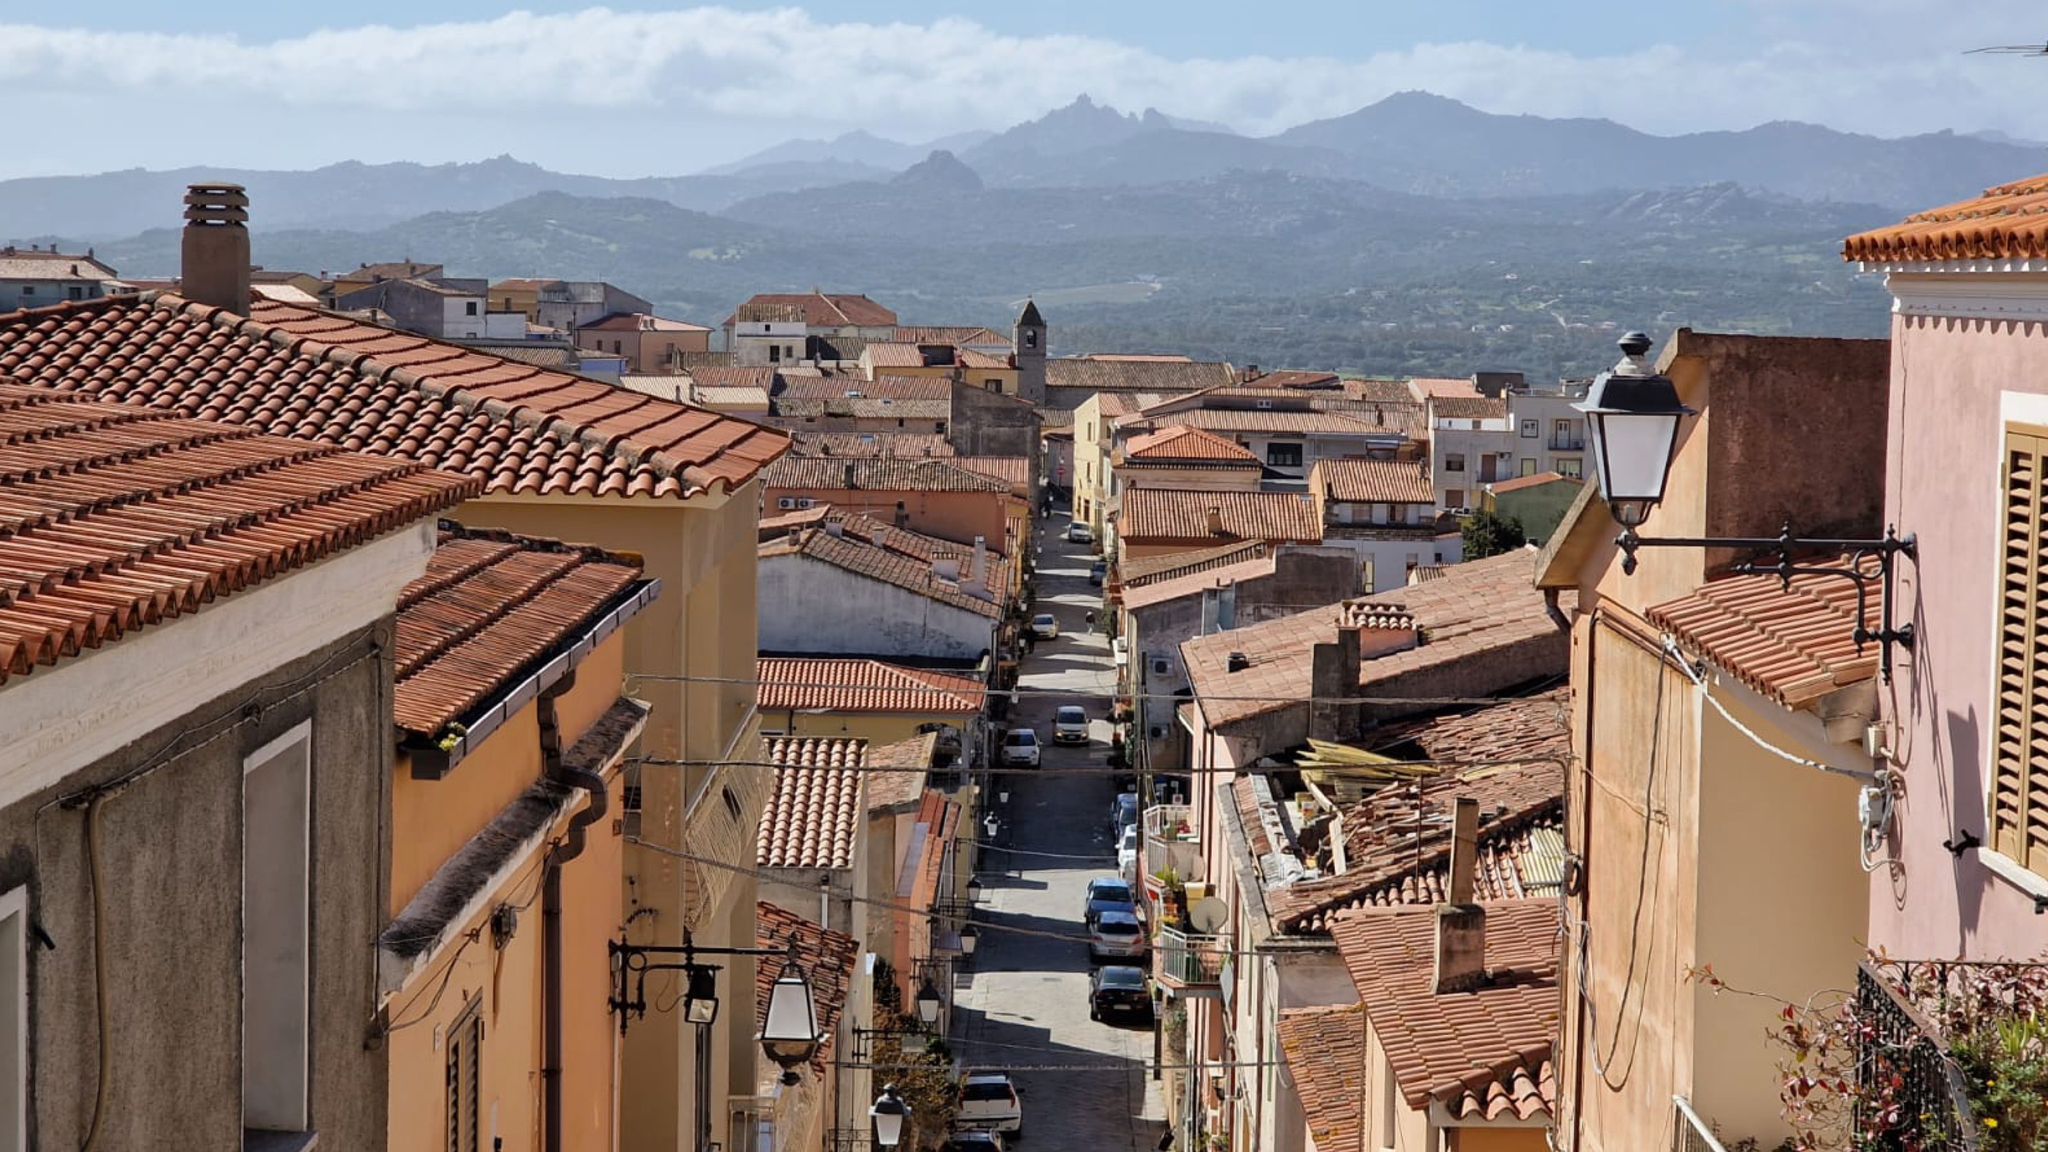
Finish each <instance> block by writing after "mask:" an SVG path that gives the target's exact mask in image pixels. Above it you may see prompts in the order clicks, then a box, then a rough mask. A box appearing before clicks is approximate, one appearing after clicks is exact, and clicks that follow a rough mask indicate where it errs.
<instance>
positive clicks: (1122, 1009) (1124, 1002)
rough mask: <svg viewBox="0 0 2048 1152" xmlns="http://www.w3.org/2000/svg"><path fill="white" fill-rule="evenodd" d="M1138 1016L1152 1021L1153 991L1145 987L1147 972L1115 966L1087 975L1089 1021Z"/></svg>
mask: <svg viewBox="0 0 2048 1152" xmlns="http://www.w3.org/2000/svg"><path fill="white" fill-rule="evenodd" d="M1111 1016H1122V1017H1126V1018H1130V1017H1136V1018H1137V1019H1138V1021H1139V1022H1140V1023H1144V1024H1150V1023H1151V1022H1152V990H1151V989H1150V988H1147V987H1146V986H1145V970H1144V969H1143V968H1128V967H1125V966H1124V965H1121V964H1113V965H1110V966H1109V967H1107V968H1097V969H1096V970H1095V971H1093V972H1091V973H1089V974H1088V1018H1089V1019H1090V1020H1105V1019H1108V1018H1109V1017H1111Z"/></svg>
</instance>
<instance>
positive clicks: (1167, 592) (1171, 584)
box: [1123, 556, 1279, 609]
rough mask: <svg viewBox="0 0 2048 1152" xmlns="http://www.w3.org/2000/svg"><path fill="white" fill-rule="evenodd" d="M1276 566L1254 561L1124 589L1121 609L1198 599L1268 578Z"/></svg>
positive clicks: (1270, 560) (1268, 558)
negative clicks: (1212, 590) (1202, 595)
mask: <svg viewBox="0 0 2048 1152" xmlns="http://www.w3.org/2000/svg"><path fill="white" fill-rule="evenodd" d="M1278 565H1279V561H1278V560H1277V559H1276V558H1275V557H1272V556H1264V557H1255V558H1253V559H1251V560H1242V561H1239V562H1238V563H1236V564H1226V565H1224V566H1222V567H1220V568H1208V569H1204V570H1202V571H1200V572H1193V573H1190V574H1188V575H1186V576H1177V577H1175V578H1174V579H1171V580H1155V581H1153V582H1152V583H1149V584H1145V585H1143V586H1141V587H1137V588H1127V589H1125V590H1124V594H1123V605H1124V607H1125V608H1127V609H1138V608H1149V607H1151V606H1152V605H1154V604H1164V603H1166V602H1167V601H1169V600H1179V599H1180V598H1182V597H1184V596H1199V595H1201V594H1202V593H1204V592H1207V591H1209V590H1210V589H1212V588H1226V587H1229V586H1230V585H1232V584H1236V583H1238V582H1239V581H1242V580H1258V579H1261V578H1263V577H1267V576H1271V575H1272V574H1273V572H1274V570H1275V568H1277V567H1278Z"/></svg>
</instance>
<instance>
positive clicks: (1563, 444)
mask: <svg viewBox="0 0 2048 1152" xmlns="http://www.w3.org/2000/svg"><path fill="white" fill-rule="evenodd" d="M1550 450H1551V451H1552V452H1584V451H1585V450H1586V438H1585V437H1584V436H1558V435H1552V436H1551V437H1550Z"/></svg>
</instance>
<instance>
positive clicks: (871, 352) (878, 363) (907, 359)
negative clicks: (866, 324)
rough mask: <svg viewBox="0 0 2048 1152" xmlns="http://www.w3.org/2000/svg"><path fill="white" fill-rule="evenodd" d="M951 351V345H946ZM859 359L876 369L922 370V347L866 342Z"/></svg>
mask: <svg viewBox="0 0 2048 1152" xmlns="http://www.w3.org/2000/svg"><path fill="white" fill-rule="evenodd" d="M946 347H947V348H948V349H951V347H952V345H950V344H949V345H946ZM861 359H863V360H865V361H867V362H868V363H869V364H871V365H873V366H874V367H876V368H924V367H927V365H926V364H925V362H924V351H923V346H920V345H917V344H894V343H885V342H883V341H880V340H870V341H868V344H867V348H866V349H865V350H863V351H862V353H861Z"/></svg>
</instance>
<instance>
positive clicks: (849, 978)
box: [754, 900, 861, 1077]
mask: <svg viewBox="0 0 2048 1152" xmlns="http://www.w3.org/2000/svg"><path fill="white" fill-rule="evenodd" d="M791 942H794V943H795V944H796V954H797V955H798V956H799V957H801V958H802V960H803V965H804V976H805V978H806V979H808V980H809V981H810V984H811V1010H812V1011H813V1012H814V1013H815V1014H816V1016H817V1021H818V1035H820V1036H822V1037H823V1038H824V1039H823V1042H822V1043H820V1044H819V1045H818V1051H817V1054H816V1055H814V1056H812V1057H811V1072H812V1073H813V1074H814V1075H817V1076H820V1077H822V1076H824V1075H825V1073H826V1069H827V1068H829V1067H830V1066H831V1063H832V1040H833V1037H834V1036H836V1035H837V1034H838V1032H839V1017H840V1016H841V1015H842V1014H844V1013H845V1011H846V997H847V993H848V991H849V990H850V989H851V988H852V987H853V980H854V976H855V973H856V972H857V971H858V966H859V964H860V954H861V947H860V941H858V940H855V939H854V938H853V937H851V936H848V935H847V934H846V933H844V932H834V931H832V930H831V929H829V928H820V927H819V926H817V925H816V924H813V923H811V922H810V921H809V920H806V919H804V918H803V917H801V916H798V915H797V914H796V913H794V912H790V911H787V910H785V909H782V908H778V907H776V906H775V905H773V904H770V903H768V902H767V901H765V900H763V901H761V902H760V903H758V904H756V905H755V906H754V947H756V948H772V949H775V950H776V951H786V950H788V948H789V946H790V944H791ZM782 967H783V962H782V961H780V960H776V959H774V958H773V957H766V956H764V957H762V958H761V960H760V961H759V962H758V963H756V964H755V965H754V1026H755V1027H756V1028H761V1027H765V1026H766V1025H767V1023H768V998H769V997H770V995H772V994H773V992H774V990H775V981H776V980H777V979H778V978H780V977H781V975H782Z"/></svg>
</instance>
